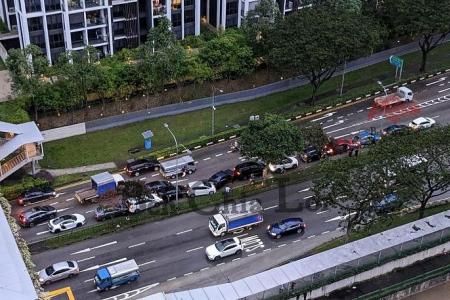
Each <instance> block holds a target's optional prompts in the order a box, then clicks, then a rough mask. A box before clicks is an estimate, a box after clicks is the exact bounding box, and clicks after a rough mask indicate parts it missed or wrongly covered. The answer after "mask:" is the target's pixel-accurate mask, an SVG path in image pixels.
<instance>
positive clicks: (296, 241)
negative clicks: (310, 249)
mask: <svg viewBox="0 0 450 300" xmlns="http://www.w3.org/2000/svg"><path fill="white" fill-rule="evenodd" d="M301 241H302V240H295V241H293V242H292V243H298V242H301Z"/></svg>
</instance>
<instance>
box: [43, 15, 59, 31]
mask: <svg viewBox="0 0 450 300" xmlns="http://www.w3.org/2000/svg"><path fill="white" fill-rule="evenodd" d="M47 27H48V29H49V30H52V29H61V28H62V20H61V15H49V16H47Z"/></svg>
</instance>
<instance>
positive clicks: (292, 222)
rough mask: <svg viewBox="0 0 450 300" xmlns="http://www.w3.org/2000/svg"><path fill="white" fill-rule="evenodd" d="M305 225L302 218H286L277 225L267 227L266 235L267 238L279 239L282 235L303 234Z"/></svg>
mask: <svg viewBox="0 0 450 300" xmlns="http://www.w3.org/2000/svg"><path fill="white" fill-rule="evenodd" d="M305 229H306V224H305V223H304V222H303V219H302V218H288V219H284V220H281V221H280V222H278V223H275V224H272V225H269V226H267V233H268V234H269V236H271V237H273V238H276V239H279V238H281V237H282V236H283V235H286V234H290V233H299V234H303V233H305Z"/></svg>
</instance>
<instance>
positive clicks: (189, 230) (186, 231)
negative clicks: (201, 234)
mask: <svg viewBox="0 0 450 300" xmlns="http://www.w3.org/2000/svg"><path fill="white" fill-rule="evenodd" d="M192 230H193V229H192V228H191V229H188V230H185V231H180V232H177V233H176V235H180V234H184V233H188V232H191V231H192Z"/></svg>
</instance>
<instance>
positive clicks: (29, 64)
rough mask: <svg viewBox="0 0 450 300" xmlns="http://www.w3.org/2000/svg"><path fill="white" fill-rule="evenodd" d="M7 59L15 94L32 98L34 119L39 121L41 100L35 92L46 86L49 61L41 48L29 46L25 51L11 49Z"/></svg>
mask: <svg viewBox="0 0 450 300" xmlns="http://www.w3.org/2000/svg"><path fill="white" fill-rule="evenodd" d="M8 53H9V56H8V58H7V59H6V66H7V68H8V70H9V73H10V75H11V79H12V81H13V85H12V88H13V90H14V92H15V93H17V94H19V95H23V96H26V97H29V98H31V100H32V101H31V102H32V105H33V110H34V119H35V121H37V119H38V110H39V98H36V97H35V92H36V91H37V90H39V89H40V88H41V85H42V84H44V82H43V80H42V79H43V76H44V74H45V73H46V71H47V69H48V61H47V58H46V57H45V56H44V54H43V52H42V50H41V48H39V47H38V46H36V45H32V44H30V45H28V46H27V47H26V48H24V49H11V50H10V51H9V52H8Z"/></svg>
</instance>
